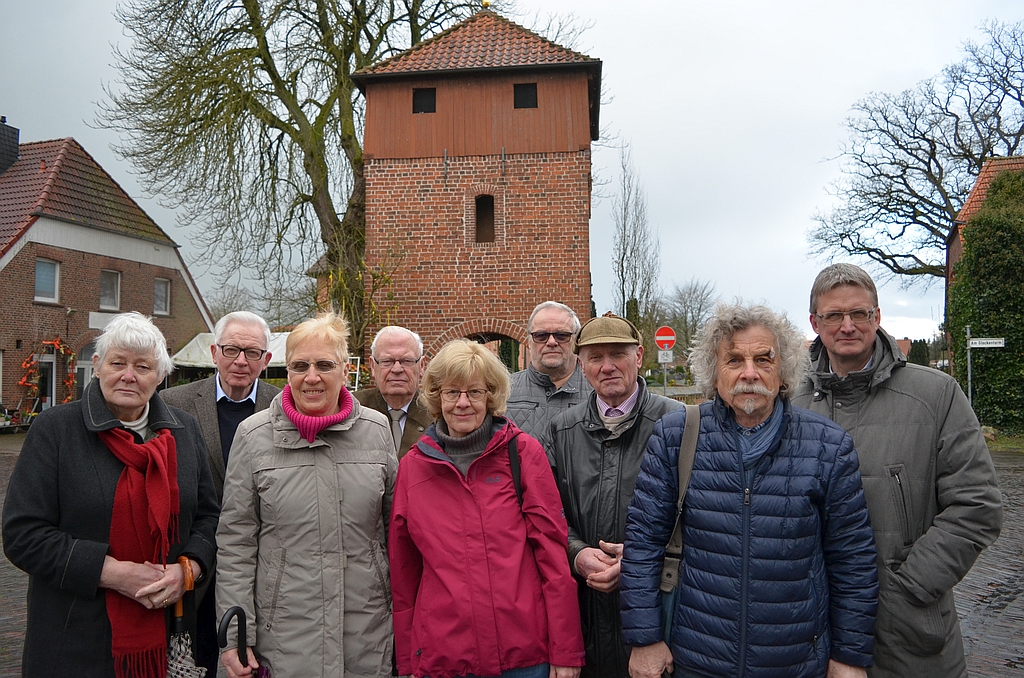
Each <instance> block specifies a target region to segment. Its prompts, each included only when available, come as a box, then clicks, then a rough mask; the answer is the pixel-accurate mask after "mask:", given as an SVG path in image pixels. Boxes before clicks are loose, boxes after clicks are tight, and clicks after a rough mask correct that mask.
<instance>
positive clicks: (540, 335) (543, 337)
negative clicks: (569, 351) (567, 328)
mask: <svg viewBox="0 0 1024 678" xmlns="http://www.w3.org/2000/svg"><path fill="white" fill-rule="evenodd" d="M530 336H531V337H533V340H534V341H536V342H537V343H538V344H546V343H548V339H549V338H550V337H554V338H555V341H557V342H558V343H559V344H564V343H565V342H567V341H569V340H570V339H572V332H530Z"/></svg>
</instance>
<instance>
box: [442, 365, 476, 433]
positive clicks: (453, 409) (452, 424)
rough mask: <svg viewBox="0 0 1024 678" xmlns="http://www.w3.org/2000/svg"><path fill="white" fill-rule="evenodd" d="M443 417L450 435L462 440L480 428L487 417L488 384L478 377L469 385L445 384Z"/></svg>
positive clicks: (443, 388)
mask: <svg viewBox="0 0 1024 678" xmlns="http://www.w3.org/2000/svg"><path fill="white" fill-rule="evenodd" d="M441 416H442V417H444V423H446V424H448V434H449V435H450V436H451V437H453V438H462V437H465V436H467V435H469V434H470V433H472V432H473V431H475V430H477V429H478V428H480V425H481V424H482V423H484V417H486V416H487V384H486V383H484V380H483V379H481V378H480V377H476V378H474V379H472V380H470V382H469V383H468V384H452V383H445V384H444V385H443V386H442V387H441Z"/></svg>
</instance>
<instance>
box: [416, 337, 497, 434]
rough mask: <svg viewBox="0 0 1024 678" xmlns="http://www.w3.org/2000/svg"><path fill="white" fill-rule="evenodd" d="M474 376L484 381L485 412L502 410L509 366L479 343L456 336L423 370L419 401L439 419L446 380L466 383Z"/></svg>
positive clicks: (447, 382) (463, 384)
mask: <svg viewBox="0 0 1024 678" xmlns="http://www.w3.org/2000/svg"><path fill="white" fill-rule="evenodd" d="M477 377H479V378H481V379H483V381H484V383H485V384H486V385H487V412H488V414H492V415H499V416H500V415H502V414H505V406H506V405H507V403H508V394H509V392H510V391H511V390H512V382H511V380H510V379H509V376H508V368H506V367H505V365H504V364H503V363H502V362H501V361H500V360H498V356H496V355H494V353H492V352H491V351H489V350H487V349H486V348H485V347H484V346H483V345H482V344H478V343H476V342H475V341H469V340H468V339H456V340H455V341H450V342H448V343H447V344H445V345H444V346H443V347H442V348H441V350H440V351H438V352H437V355H436V356H434V358H433V359H432V360H431V361H430V364H428V365H427V369H426V371H424V373H423V392H422V393H420V404H421V405H423V407H424V408H425V409H426V410H427V411H428V412H430V416H432V417H433V418H434V419H435V420H439V419H441V388H442V387H443V386H444V385H446V384H449V385H450V384H458V385H462V386H465V385H466V384H468V383H470V382H471V381H473V380H474V379H476V378H477Z"/></svg>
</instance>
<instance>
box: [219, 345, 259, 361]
mask: <svg viewBox="0 0 1024 678" xmlns="http://www.w3.org/2000/svg"><path fill="white" fill-rule="evenodd" d="M217 348H219V349H220V352H221V353H223V354H224V357H225V358H232V359H234V358H237V357H238V354H239V353H245V359H246V360H259V359H260V358H262V357H263V355H264V354H265V353H266V352H267V349H265V348H242V347H241V346H232V345H231V344H217Z"/></svg>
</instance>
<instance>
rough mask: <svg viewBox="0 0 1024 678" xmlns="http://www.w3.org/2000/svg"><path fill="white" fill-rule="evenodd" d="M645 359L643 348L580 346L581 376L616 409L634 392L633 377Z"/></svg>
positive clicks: (609, 345) (634, 378) (627, 345)
mask: <svg viewBox="0 0 1024 678" xmlns="http://www.w3.org/2000/svg"><path fill="white" fill-rule="evenodd" d="M643 360H644V348H643V346H637V345H636V344H590V345H588V346H581V347H580V362H581V363H582V364H583V376H585V377H586V378H587V381H588V382H590V385H591V386H593V387H594V390H595V391H597V395H598V396H600V398H601V400H603V401H604V402H606V403H608V404H609V405H611V406H612V407H618V406H619V405H621V404H622V403H623V402H624V401H625V400H627V399H628V398H629V396H631V395H633V391H634V390H636V377H637V375H638V374H639V373H640V365H642V364H643Z"/></svg>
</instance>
